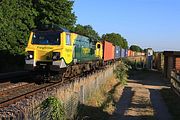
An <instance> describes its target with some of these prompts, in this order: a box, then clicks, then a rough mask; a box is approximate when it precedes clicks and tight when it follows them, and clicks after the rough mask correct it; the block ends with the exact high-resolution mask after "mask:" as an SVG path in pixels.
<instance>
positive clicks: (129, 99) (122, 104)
mask: <svg viewBox="0 0 180 120" xmlns="http://www.w3.org/2000/svg"><path fill="white" fill-rule="evenodd" d="M166 88H169V87H168V83H167V82H166V81H165V80H164V79H163V77H162V75H161V73H159V72H156V71H134V72H132V73H131V75H130V78H129V80H128V84H127V85H126V86H125V87H124V89H123V91H120V98H119V101H118V103H117V105H116V110H115V111H114V113H113V116H112V117H111V120H171V115H170V114H169V112H168V109H167V107H166V105H165V103H164V101H163V99H162V97H161V94H160V91H161V90H162V89H166Z"/></svg>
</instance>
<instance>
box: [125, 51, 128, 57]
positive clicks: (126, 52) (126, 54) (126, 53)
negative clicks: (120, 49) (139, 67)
mask: <svg viewBox="0 0 180 120" xmlns="http://www.w3.org/2000/svg"><path fill="white" fill-rule="evenodd" d="M127 56H128V49H125V57H127Z"/></svg>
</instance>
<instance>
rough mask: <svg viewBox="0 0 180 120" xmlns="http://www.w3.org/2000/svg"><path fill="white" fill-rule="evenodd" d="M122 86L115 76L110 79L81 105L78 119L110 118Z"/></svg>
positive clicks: (100, 119)
mask: <svg viewBox="0 0 180 120" xmlns="http://www.w3.org/2000/svg"><path fill="white" fill-rule="evenodd" d="M122 88H123V87H122V86H121V85H120V82H118V81H117V80H116V79H115V78H111V79H109V80H108V81H107V82H106V83H105V84H103V85H102V86H101V87H100V89H99V90H98V91H96V92H94V93H93V95H92V96H91V97H90V98H89V99H88V100H87V101H86V103H85V104H83V105H81V106H80V107H81V109H80V111H79V112H78V119H88V120H89V119H90V120H108V119H109V118H110V116H111V115H112V114H113V112H114V110H115V105H116V103H117V102H118V100H119V91H120V90H121V89H122Z"/></svg>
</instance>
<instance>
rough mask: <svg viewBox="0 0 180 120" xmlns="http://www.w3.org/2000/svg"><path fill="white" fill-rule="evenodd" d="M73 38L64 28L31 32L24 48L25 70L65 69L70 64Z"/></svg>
mask: <svg viewBox="0 0 180 120" xmlns="http://www.w3.org/2000/svg"><path fill="white" fill-rule="evenodd" d="M53 28H54V27H53ZM73 37H74V36H73V34H71V33H70V31H68V30H66V29H64V28H58V29H57V28H56V29H49V28H48V29H47V30H34V31H32V32H31V34H30V37H29V41H28V46H27V48H26V52H27V57H26V59H25V63H26V67H25V68H26V69H27V70H42V69H43V70H52V71H59V70H60V69H61V68H64V67H66V66H67V64H70V63H71V62H72V56H73V55H72V51H73V39H74V38H73Z"/></svg>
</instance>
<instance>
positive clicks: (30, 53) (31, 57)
mask: <svg viewBox="0 0 180 120" xmlns="http://www.w3.org/2000/svg"><path fill="white" fill-rule="evenodd" d="M27 53H28V54H27V56H26V59H33V58H34V51H28V52H27Z"/></svg>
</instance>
